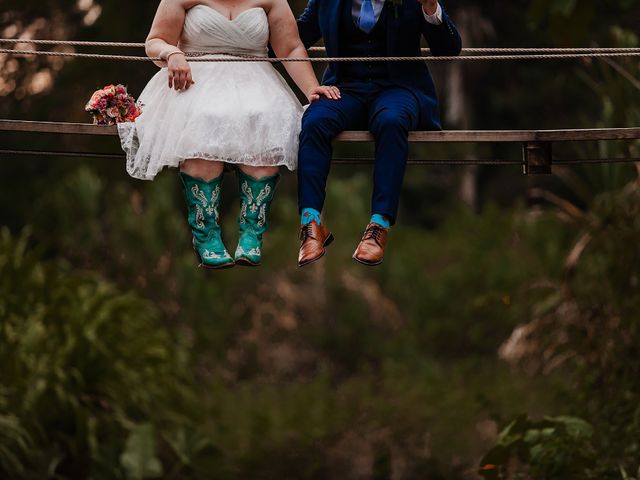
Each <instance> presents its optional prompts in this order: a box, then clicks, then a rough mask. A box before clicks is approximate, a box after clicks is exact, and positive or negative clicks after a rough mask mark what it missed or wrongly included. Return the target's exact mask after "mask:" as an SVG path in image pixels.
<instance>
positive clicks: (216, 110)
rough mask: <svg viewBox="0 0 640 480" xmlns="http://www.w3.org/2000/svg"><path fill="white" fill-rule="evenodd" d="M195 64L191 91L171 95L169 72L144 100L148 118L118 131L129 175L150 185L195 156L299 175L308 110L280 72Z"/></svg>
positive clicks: (263, 66)
mask: <svg viewBox="0 0 640 480" xmlns="http://www.w3.org/2000/svg"><path fill="white" fill-rule="evenodd" d="M190 65H191V68H192V73H193V79H194V81H195V84H194V85H192V86H191V88H189V89H188V90H185V91H180V92H177V91H175V90H173V89H170V88H169V86H168V72H167V69H166V68H163V69H162V70H160V71H159V72H158V73H157V74H156V75H155V76H154V77H153V78H152V79H151V81H150V82H149V83H148V84H147V86H146V87H145V89H144V91H143V92H142V94H141V95H140V102H142V104H143V110H142V115H140V117H138V118H137V119H136V121H135V122H132V123H121V124H119V125H118V132H119V135H120V140H121V144H122V148H123V150H124V151H125V152H126V155H127V172H128V173H129V175H131V176H132V177H135V178H139V179H142V180H152V179H153V178H154V177H155V176H156V175H157V174H158V173H159V172H160V171H161V170H162V169H163V168H165V167H177V166H179V165H180V163H181V162H183V161H184V160H187V159H192V158H199V159H205V160H215V161H222V162H227V163H234V164H244V165H253V166H280V165H284V166H286V167H287V168H288V169H289V170H295V168H296V166H297V156H298V136H299V133H300V123H301V118H302V113H303V107H302V105H301V104H300V102H299V101H298V99H297V98H296V96H295V94H294V93H293V92H292V91H291V89H290V88H289V86H288V85H287V83H286V82H285V80H284V79H283V78H282V76H281V75H280V74H279V73H278V72H277V71H276V70H275V68H273V66H272V65H271V64H269V63H266V62H246V63H231V62H230V63H225V62H221V63H206V62H202V63H200V62H193V63H191V64H190Z"/></svg>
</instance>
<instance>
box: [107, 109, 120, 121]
mask: <svg viewBox="0 0 640 480" xmlns="http://www.w3.org/2000/svg"><path fill="white" fill-rule="evenodd" d="M107 115H109V116H110V117H111V118H118V117H119V116H120V110H119V109H118V107H111V108H108V109H107Z"/></svg>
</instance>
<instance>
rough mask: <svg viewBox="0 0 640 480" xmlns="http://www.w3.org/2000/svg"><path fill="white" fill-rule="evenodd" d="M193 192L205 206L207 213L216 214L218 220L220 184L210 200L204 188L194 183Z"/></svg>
mask: <svg viewBox="0 0 640 480" xmlns="http://www.w3.org/2000/svg"><path fill="white" fill-rule="evenodd" d="M191 193H192V194H193V196H194V197H195V198H196V200H199V201H200V203H202V206H203V207H204V208H205V211H206V212H207V215H209V216H211V215H215V219H216V221H218V215H219V214H218V199H219V198H220V185H218V186H216V188H215V189H214V190H213V192H211V201H210V202H209V201H208V200H207V196H206V195H205V193H204V192H203V191H202V190H200V187H198V185H194V186H193V187H191ZM198 206H199V205H198ZM201 210H202V209H201Z"/></svg>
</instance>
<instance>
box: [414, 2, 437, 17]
mask: <svg viewBox="0 0 640 480" xmlns="http://www.w3.org/2000/svg"><path fill="white" fill-rule="evenodd" d="M418 2H419V3H421V4H422V9H423V10H424V13H426V14H427V15H434V14H435V13H436V12H437V11H438V0H418Z"/></svg>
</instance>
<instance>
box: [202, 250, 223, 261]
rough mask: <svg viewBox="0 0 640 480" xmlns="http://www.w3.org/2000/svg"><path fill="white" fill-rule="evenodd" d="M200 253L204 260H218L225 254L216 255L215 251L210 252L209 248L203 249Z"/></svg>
mask: <svg viewBox="0 0 640 480" xmlns="http://www.w3.org/2000/svg"><path fill="white" fill-rule="evenodd" d="M225 253H226V252H225ZM200 255H201V256H202V258H203V259H204V260H219V259H221V258H225V255H218V254H217V253H216V252H212V251H210V250H205V251H204V252H202V253H201V254H200Z"/></svg>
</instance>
